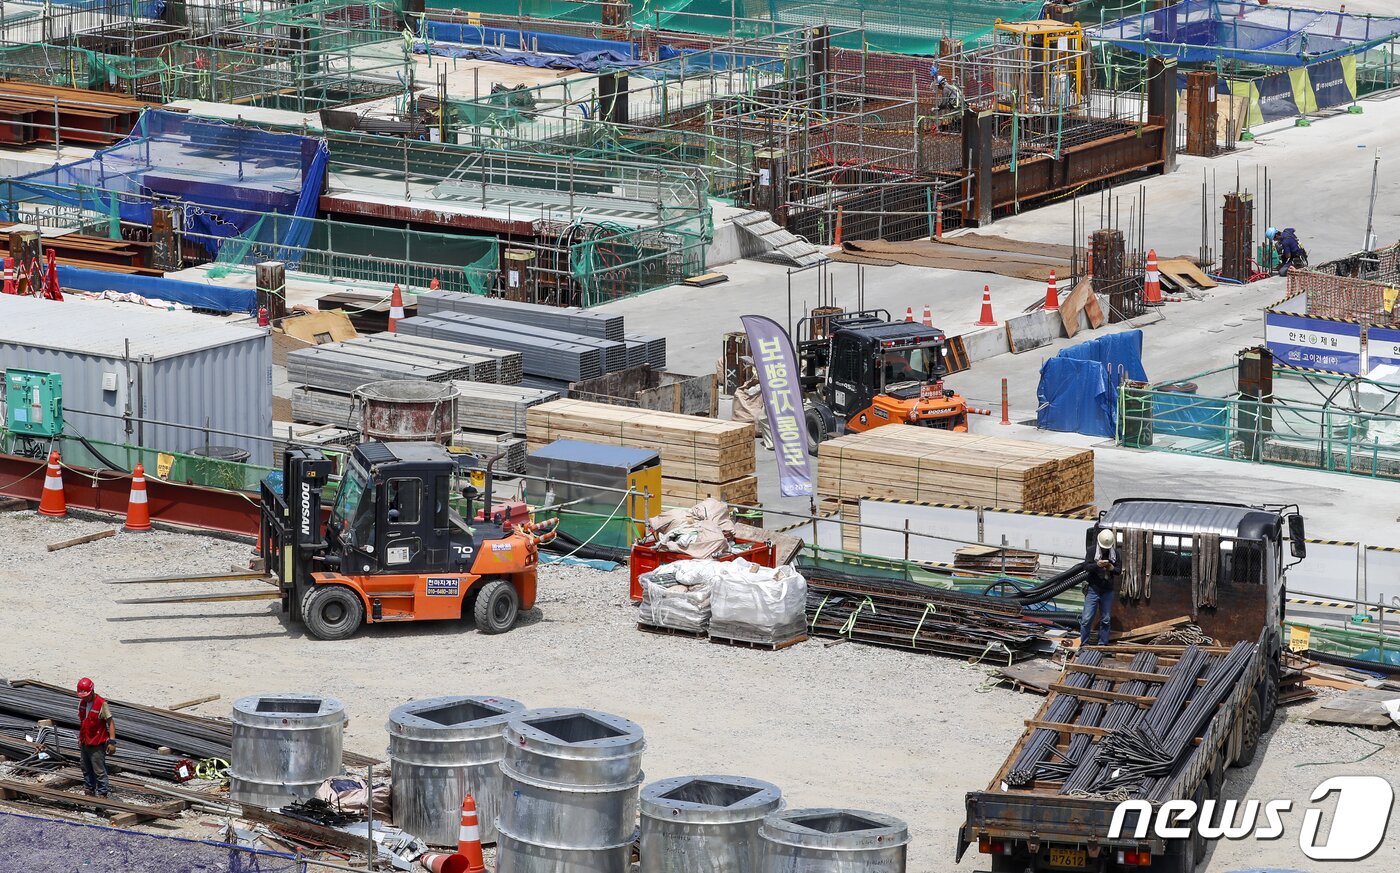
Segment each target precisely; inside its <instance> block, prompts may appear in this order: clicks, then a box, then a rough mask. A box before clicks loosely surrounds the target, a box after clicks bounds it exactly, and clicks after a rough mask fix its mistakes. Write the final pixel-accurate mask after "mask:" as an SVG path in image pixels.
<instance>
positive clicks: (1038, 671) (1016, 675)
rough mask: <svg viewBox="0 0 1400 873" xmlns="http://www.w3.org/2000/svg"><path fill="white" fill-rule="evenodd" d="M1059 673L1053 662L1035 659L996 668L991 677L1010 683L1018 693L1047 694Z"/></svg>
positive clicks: (1057, 678)
mask: <svg viewBox="0 0 1400 873" xmlns="http://www.w3.org/2000/svg"><path fill="white" fill-rule="evenodd" d="M1060 673H1061V671H1060V668H1059V667H1058V666H1056V665H1055V664H1054V663H1053V662H1051V661H1047V660H1045V659H1043V658H1036V659H1034V660H1031V661H1022V662H1021V663H1019V664H1012V665H1011V666H1009V667H998V668H997V669H996V671H995V672H994V673H993V674H992V675H993V676H996V677H997V678H998V679H1001V680H1002V681H1004V682H1010V683H1011V685H1012V687H1014V688H1015V689H1016V690H1018V691H1030V692H1033V693H1035V694H1049V693H1050V686H1051V685H1053V684H1055V683H1056V682H1057V681H1059V678H1060Z"/></svg>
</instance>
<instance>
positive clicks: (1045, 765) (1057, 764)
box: [1035, 679, 1113, 780]
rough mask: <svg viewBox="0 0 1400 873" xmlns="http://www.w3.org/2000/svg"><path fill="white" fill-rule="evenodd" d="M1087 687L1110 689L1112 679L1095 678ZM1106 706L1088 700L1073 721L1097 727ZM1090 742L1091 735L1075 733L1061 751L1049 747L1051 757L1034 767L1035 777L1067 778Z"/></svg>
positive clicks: (1100, 689)
mask: <svg viewBox="0 0 1400 873" xmlns="http://www.w3.org/2000/svg"><path fill="white" fill-rule="evenodd" d="M1089 687H1090V688H1092V689H1094V690H1096V691H1111V690H1112V689H1113V680H1112V679H1096V680H1094V684H1093V685H1091V686H1089ZM1107 708H1108V706H1107V704H1105V703H1103V702H1102V701H1098V700H1094V701H1090V702H1089V703H1087V704H1085V705H1084V706H1083V707H1082V708H1081V709H1080V710H1079V715H1078V716H1077V717H1076V718H1075V720H1074V723H1075V724H1076V725H1080V726H1083V727H1098V725H1099V721H1100V720H1101V719H1102V718H1103V714H1104V710H1106V709H1107ZM1092 742H1093V737H1091V736H1090V735H1089V734H1087V733H1077V734H1075V735H1074V736H1072V737H1071V738H1070V741H1069V747H1068V748H1067V749H1065V750H1064V751H1063V752H1061V751H1060V750H1059V749H1058V748H1055V747H1051V749H1050V755H1051V757H1050V758H1049V759H1047V760H1044V761H1041V762H1040V765H1039V766H1037V767H1036V769H1035V778H1036V779H1049V780H1059V779H1065V778H1067V777H1068V776H1069V775H1070V774H1071V773H1073V772H1074V768H1075V767H1076V766H1078V764H1079V762H1080V761H1081V760H1082V759H1083V758H1084V753H1085V752H1087V751H1089V746H1090V744H1091V743H1092Z"/></svg>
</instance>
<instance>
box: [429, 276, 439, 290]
mask: <svg viewBox="0 0 1400 873" xmlns="http://www.w3.org/2000/svg"><path fill="white" fill-rule="evenodd" d="M439 287H441V286H440V284H439V283H438V277H437V276H434V277H433V278H432V281H430V282H429V283H428V290H429V291H436V290H437V289H438V288H439Z"/></svg>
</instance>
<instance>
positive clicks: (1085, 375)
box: [1036, 330, 1147, 437]
mask: <svg viewBox="0 0 1400 873" xmlns="http://www.w3.org/2000/svg"><path fill="white" fill-rule="evenodd" d="M1123 378H1128V379H1132V380H1134V381H1139V382H1144V381H1146V380H1147V372H1146V371H1145V370H1144V369H1143V367H1142V331H1140V330H1129V331H1124V332H1123V333H1114V334H1108V335H1106V336H1101V337H1098V338H1097V339H1092V340H1090V341H1089V342H1085V343H1079V344H1078V345H1073V346H1070V347H1069V348H1067V349H1061V350H1060V353H1059V354H1058V355H1056V356H1055V357H1053V358H1050V359H1049V360H1047V361H1046V362H1045V363H1044V364H1041V366H1040V385H1039V387H1038V388H1037V389H1036V399H1037V401H1038V403H1037V407H1038V409H1039V411H1038V412H1037V413H1036V426H1037V427H1041V428H1044V429H1046V430H1058V431H1066V432H1071V433H1082V434H1088V435H1090V436H1104V437H1111V436H1113V435H1114V433H1115V422H1116V421H1117V414H1118V392H1117V386H1118V384H1119V382H1121V381H1122V379H1123Z"/></svg>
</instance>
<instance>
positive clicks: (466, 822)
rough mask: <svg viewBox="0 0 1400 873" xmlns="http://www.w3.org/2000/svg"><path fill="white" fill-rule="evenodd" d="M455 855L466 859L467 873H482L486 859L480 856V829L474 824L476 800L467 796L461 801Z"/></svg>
mask: <svg viewBox="0 0 1400 873" xmlns="http://www.w3.org/2000/svg"><path fill="white" fill-rule="evenodd" d="M457 854H459V855H461V856H463V857H465V858H466V859H467V868H466V871H467V873H482V871H484V870H485V869H486V858H485V857H484V856H483V855H482V854H481V828H480V826H478V825H477V822H476V800H475V799H473V798H472V796H471V795H470V794H468V795H467V796H466V797H465V798H463V800H462V830H461V834H460V836H458V838H457Z"/></svg>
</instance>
